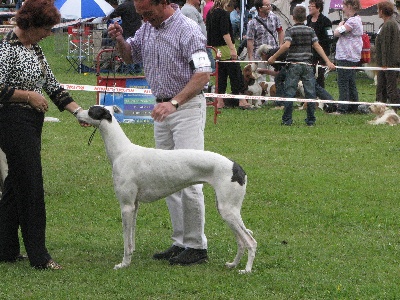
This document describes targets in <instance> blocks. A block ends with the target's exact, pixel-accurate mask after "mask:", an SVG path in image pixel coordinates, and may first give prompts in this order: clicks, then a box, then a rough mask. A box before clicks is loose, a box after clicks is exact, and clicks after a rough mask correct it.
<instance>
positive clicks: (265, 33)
mask: <svg viewBox="0 0 400 300" xmlns="http://www.w3.org/2000/svg"><path fill="white" fill-rule="evenodd" d="M254 6H255V8H256V9H257V13H258V16H256V17H253V18H252V19H251V20H250V21H249V23H248V24H247V34H246V37H247V52H248V55H249V60H260V59H261V57H259V56H258V55H257V49H258V48H259V47H260V46H261V45H263V44H267V45H270V46H272V47H273V48H277V47H279V45H281V44H282V43H283V37H284V32H283V30H282V25H281V21H280V20H279V18H278V16H277V15H275V14H274V13H273V12H272V11H271V1H270V0H255V1H254Z"/></svg>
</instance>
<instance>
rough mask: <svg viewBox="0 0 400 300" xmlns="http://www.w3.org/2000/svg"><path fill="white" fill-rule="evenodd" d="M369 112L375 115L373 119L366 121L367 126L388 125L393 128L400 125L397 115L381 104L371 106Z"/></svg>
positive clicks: (376, 103) (399, 118)
mask: <svg viewBox="0 0 400 300" xmlns="http://www.w3.org/2000/svg"><path fill="white" fill-rule="evenodd" d="M369 110H370V111H371V112H372V113H373V114H375V115H376V117H375V119H373V120H371V121H368V123H369V124H372V125H379V124H389V125H390V126H394V125H397V124H399V123H400V117H399V116H398V114H396V112H395V111H394V110H393V109H391V108H389V107H387V106H386V105H385V104H383V103H381V102H375V103H374V104H371V105H370V106H369Z"/></svg>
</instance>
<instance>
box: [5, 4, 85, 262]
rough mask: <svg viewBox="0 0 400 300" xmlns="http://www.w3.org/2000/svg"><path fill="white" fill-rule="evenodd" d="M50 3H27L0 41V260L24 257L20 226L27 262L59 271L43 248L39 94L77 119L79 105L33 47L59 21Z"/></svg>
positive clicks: (42, 105)
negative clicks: (1, 165) (0, 156)
mask: <svg viewBox="0 0 400 300" xmlns="http://www.w3.org/2000/svg"><path fill="white" fill-rule="evenodd" d="M53 2H54V1H51V0H26V1H25V2H24V5H23V6H22V7H21V8H20V9H19V10H18V12H17V14H16V17H15V19H16V22H17V26H16V27H15V28H14V29H13V30H12V31H10V32H9V33H7V34H6V36H5V37H4V39H3V40H2V41H1V42H0V148H1V149H2V150H3V151H4V153H5V154H6V157H7V163H8V176H7V177H6V179H5V182H4V191H3V194H2V198H1V200H0V261H2V262H14V261H16V260H20V259H24V258H26V257H25V256H22V255H21V254H20V244H19V238H18V228H19V227H21V232H22V237H23V241H24V245H25V249H26V252H27V254H28V258H29V261H30V264H31V265H32V266H33V267H35V268H37V269H56V270H58V269H61V266H60V265H59V264H58V263H56V262H55V261H54V260H53V259H52V258H51V256H50V254H49V253H48V251H47V249H46V236H45V230H46V209H45V202H44V190H43V178H42V163H41V157H40V149H41V135H42V127H43V121H44V116H45V113H46V112H47V110H48V102H47V100H46V98H45V97H44V96H43V94H42V92H43V91H44V92H46V94H47V95H48V96H49V97H50V99H51V101H52V102H53V103H54V104H55V105H56V106H57V108H58V109H59V110H60V111H63V110H68V111H69V112H71V113H72V114H74V115H76V114H77V112H78V111H79V110H80V109H81V107H80V106H79V105H78V104H77V103H76V102H74V100H73V99H72V98H71V96H70V95H69V94H68V93H67V92H66V91H65V90H64V89H63V88H62V87H61V85H60V84H59V83H58V82H57V80H56V79H55V77H54V74H53V72H52V71H51V69H50V66H49V64H48V63H47V61H46V58H45V57H44V54H43V52H42V49H41V48H40V46H39V45H38V44H37V43H38V42H39V41H40V40H42V39H44V38H46V37H48V36H49V35H50V34H51V29H52V27H53V26H54V25H56V24H58V23H59V22H60V19H61V16H60V13H59V11H58V10H57V8H56V7H55V6H54V3H53ZM81 125H82V126H87V124H86V123H81ZM60 159H61V158H60Z"/></svg>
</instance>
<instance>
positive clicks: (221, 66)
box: [218, 61, 245, 105]
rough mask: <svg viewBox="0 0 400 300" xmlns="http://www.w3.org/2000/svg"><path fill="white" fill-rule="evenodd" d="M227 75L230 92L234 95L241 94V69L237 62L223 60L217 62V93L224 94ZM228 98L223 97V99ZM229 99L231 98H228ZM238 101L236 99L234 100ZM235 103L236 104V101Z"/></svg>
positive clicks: (242, 83) (242, 89)
mask: <svg viewBox="0 0 400 300" xmlns="http://www.w3.org/2000/svg"><path fill="white" fill-rule="evenodd" d="M228 77H229V80H230V83H231V92H232V94H234V95H239V94H243V93H244V91H245V88H244V79H243V74H242V69H241V68H240V64H239V63H238V62H233V63H232V62H225V63H224V61H220V62H219V63H218V94H225V93H226V87H227V85H228ZM226 100H228V99H225V101H226ZM229 100H231V99H229ZM236 102H238V100H236ZM236 105H238V104H237V103H236Z"/></svg>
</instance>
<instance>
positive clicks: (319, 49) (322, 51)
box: [313, 42, 336, 70]
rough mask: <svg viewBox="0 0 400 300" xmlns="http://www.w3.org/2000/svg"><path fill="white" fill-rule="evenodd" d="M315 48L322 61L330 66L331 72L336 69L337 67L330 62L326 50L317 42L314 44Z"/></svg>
mask: <svg viewBox="0 0 400 300" xmlns="http://www.w3.org/2000/svg"><path fill="white" fill-rule="evenodd" d="M313 48H314V49H315V51H317V53H318V54H319V56H321V57H322V59H323V60H324V61H325V63H326V65H327V66H328V68H329V70H334V69H335V68H336V67H335V65H334V64H333V63H331V61H330V60H329V58H328V56H326V54H325V51H324V49H323V48H322V47H321V45H320V44H319V43H318V42H315V43H314V44H313Z"/></svg>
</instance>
